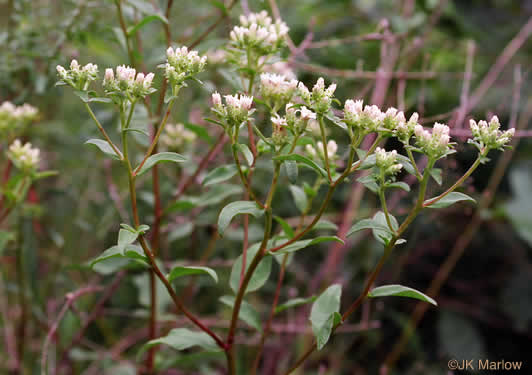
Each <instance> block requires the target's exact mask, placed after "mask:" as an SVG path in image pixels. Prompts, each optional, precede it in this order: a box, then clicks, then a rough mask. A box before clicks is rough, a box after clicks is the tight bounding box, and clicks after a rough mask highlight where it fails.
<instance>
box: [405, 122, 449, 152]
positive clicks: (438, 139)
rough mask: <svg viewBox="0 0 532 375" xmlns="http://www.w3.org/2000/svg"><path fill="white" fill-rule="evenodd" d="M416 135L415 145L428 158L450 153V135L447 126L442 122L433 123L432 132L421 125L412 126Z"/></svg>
mask: <svg viewBox="0 0 532 375" xmlns="http://www.w3.org/2000/svg"><path fill="white" fill-rule="evenodd" d="M414 134H415V135H416V146H417V147H418V148H419V150H421V152H423V153H424V154H426V155H427V156H428V157H429V158H432V159H434V160H437V159H439V158H441V157H444V156H446V155H448V154H449V153H451V144H450V143H449V141H450V139H451V137H450V136H449V127H448V126H447V125H444V124H440V123H438V122H437V123H435V124H434V127H433V128H432V133H430V132H429V131H428V130H425V129H424V128H423V126H421V125H419V124H418V125H416V126H415V127H414Z"/></svg>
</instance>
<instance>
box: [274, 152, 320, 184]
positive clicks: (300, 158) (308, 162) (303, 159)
mask: <svg viewBox="0 0 532 375" xmlns="http://www.w3.org/2000/svg"><path fill="white" fill-rule="evenodd" d="M273 160H278V161H285V160H294V161H297V162H299V163H303V164H304V165H306V166H308V167H310V168H312V169H314V170H315V171H316V172H318V173H319V174H320V175H321V176H322V177H324V178H326V179H328V177H327V171H325V169H323V168H322V167H320V166H319V165H318V164H316V163H314V162H313V161H312V160H310V159H309V158H306V157H304V156H302V155H298V154H290V155H279V156H276V157H274V158H273Z"/></svg>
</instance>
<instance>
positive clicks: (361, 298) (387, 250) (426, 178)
mask: <svg viewBox="0 0 532 375" xmlns="http://www.w3.org/2000/svg"><path fill="white" fill-rule="evenodd" d="M434 163H435V160H431V159H429V161H428V164H427V167H426V168H425V171H424V173H423V179H422V181H421V184H420V189H419V195H418V199H417V201H416V204H415V206H414V208H413V209H412V211H411V212H410V214H409V215H408V217H407V218H406V219H405V221H404V222H403V223H402V224H401V226H400V227H399V229H397V232H395V234H394V236H393V237H392V239H391V240H390V242H389V243H388V244H387V245H386V247H385V248H384V253H383V255H382V256H381V258H380V259H379V262H378V263H377V265H376V266H375V269H374V270H373V271H372V272H371V274H370V275H369V277H368V280H367V281H366V283H365V287H364V290H363V291H362V293H361V294H360V295H359V296H358V298H357V299H356V300H355V302H353V303H352V304H351V306H349V308H348V309H347V311H346V312H345V313H344V314H343V315H342V321H341V322H340V323H339V324H337V325H336V326H334V327H333V332H332V333H334V331H336V329H337V328H338V327H339V326H340V325H341V324H342V323H343V322H344V321H345V320H347V318H349V316H350V315H351V314H353V313H354V312H355V311H356V310H357V308H358V307H360V305H362V303H363V302H364V300H365V299H366V298H367V296H368V294H369V291H370V289H371V286H372V285H373V283H374V282H375V280H376V279H377V276H378V275H379V273H380V271H381V269H382V267H383V265H384V263H385V262H386V260H387V259H388V257H389V256H390V254H391V252H392V250H393V248H394V247H395V243H396V242H397V240H398V239H399V237H400V236H401V234H403V232H404V231H405V230H406V229H407V228H408V226H409V225H410V224H411V223H412V221H414V219H415V218H416V216H417V215H418V214H419V212H420V211H421V210H422V209H423V200H424V198H425V192H426V189H427V183H428V181H429V178H430V170H431V169H432V167H433V166H434ZM332 333H331V335H332ZM315 349H316V343H315V342H314V343H313V344H312V346H311V347H310V348H309V349H308V350H307V351H306V352H305V353H304V354H303V355H302V356H301V357H300V358H299V359H298V360H297V362H296V363H295V365H294V366H292V367H291V368H290V369H289V370H288V371H287V372H286V373H285V375H289V374H291V373H292V372H293V371H295V370H296V369H297V368H298V367H299V366H301V364H303V362H305V360H306V359H307V358H308V357H309V356H310V355H311V354H312V353H313V352H314V350H315Z"/></svg>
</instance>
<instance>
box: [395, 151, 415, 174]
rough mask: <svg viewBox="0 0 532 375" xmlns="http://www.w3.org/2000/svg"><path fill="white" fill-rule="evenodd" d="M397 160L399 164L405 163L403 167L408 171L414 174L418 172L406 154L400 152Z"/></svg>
mask: <svg viewBox="0 0 532 375" xmlns="http://www.w3.org/2000/svg"><path fill="white" fill-rule="evenodd" d="M397 161H398V162H399V164H402V165H403V168H404V170H405V171H407V172H408V173H410V174H413V175H415V174H416V170H415V169H414V166H413V165H412V163H411V162H410V159H409V158H407V157H406V156H404V155H400V154H398V155H397Z"/></svg>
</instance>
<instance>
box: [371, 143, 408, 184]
mask: <svg viewBox="0 0 532 375" xmlns="http://www.w3.org/2000/svg"><path fill="white" fill-rule="evenodd" d="M375 165H376V166H377V168H379V169H380V170H381V173H382V176H383V178H386V177H389V176H391V177H393V176H395V175H396V174H397V173H398V172H399V171H400V170H401V169H402V168H403V165H402V164H399V163H397V151H396V150H392V151H386V150H385V149H383V148H380V147H377V148H376V149H375Z"/></svg>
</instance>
